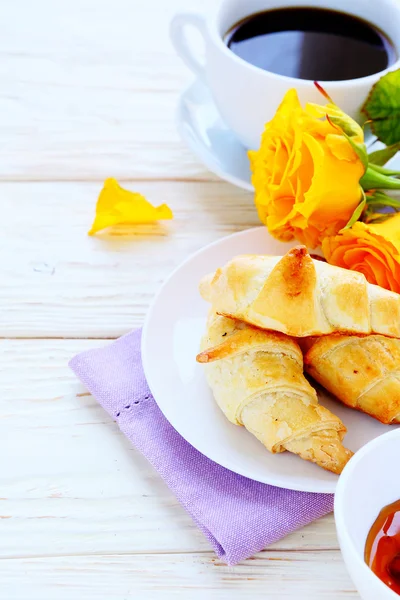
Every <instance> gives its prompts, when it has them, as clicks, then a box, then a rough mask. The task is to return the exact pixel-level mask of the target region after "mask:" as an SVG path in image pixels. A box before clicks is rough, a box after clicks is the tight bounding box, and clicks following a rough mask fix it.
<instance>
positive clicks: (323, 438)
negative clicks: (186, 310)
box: [197, 313, 352, 473]
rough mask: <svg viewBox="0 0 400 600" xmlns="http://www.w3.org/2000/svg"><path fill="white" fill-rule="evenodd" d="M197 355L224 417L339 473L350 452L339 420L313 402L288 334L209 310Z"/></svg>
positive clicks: (268, 443)
mask: <svg viewBox="0 0 400 600" xmlns="http://www.w3.org/2000/svg"><path fill="white" fill-rule="evenodd" d="M201 349H202V352H201V353H200V354H199V355H198V356H197V360H198V362H200V363H204V364H205V369H206V377H207V380H208V383H209V385H210V387H211V389H212V390H213V392H214V396H215V399H216V401H217V403H218V405H219V407H220V408H221V410H222V411H223V412H224V414H225V415H226V417H227V418H228V419H229V421H231V422H232V423H235V424H236V425H244V426H245V427H246V429H247V430H248V431H250V433H252V434H253V435H255V436H256V437H257V438H258V439H259V440H260V442H262V443H263V444H264V446H265V447H266V448H267V449H268V450H269V451H270V452H273V453H275V452H283V451H284V450H289V451H290V452H294V453H295V454H298V455H299V456H300V457H301V458H304V459H305V460H309V461H312V462H314V463H316V464H318V465H320V466H321V467H323V468H324V469H327V470H329V471H333V472H334V473H341V471H342V469H343V467H344V465H345V464H346V463H347V461H348V460H349V458H350V457H351V455H352V453H351V452H350V450H347V449H346V448H345V447H344V446H343V444H342V439H343V436H344V434H345V433H346V428H345V426H344V425H343V423H342V422H341V420H340V419H339V418H338V417H336V416H335V415H333V414H332V413H331V412H330V411H329V410H327V409H326V408H324V407H323V406H320V405H319V404H318V398H317V394H316V392H315V390H314V389H313V388H312V387H311V385H310V384H309V383H308V381H307V380H306V379H305V377H304V375H303V356H302V353H301V350H300V348H299V346H298V344H297V343H296V342H295V341H294V340H293V339H291V338H289V337H288V336H286V335H284V334H281V333H276V332H273V333H271V332H267V331H262V330H260V329H257V328H255V327H250V326H248V325H246V324H245V323H242V322H238V321H235V320H233V319H228V318H226V317H221V316H217V315H216V314H215V313H211V314H210V316H209V320H208V324H207V333H206V335H205V336H204V337H203V339H202V343H201Z"/></svg>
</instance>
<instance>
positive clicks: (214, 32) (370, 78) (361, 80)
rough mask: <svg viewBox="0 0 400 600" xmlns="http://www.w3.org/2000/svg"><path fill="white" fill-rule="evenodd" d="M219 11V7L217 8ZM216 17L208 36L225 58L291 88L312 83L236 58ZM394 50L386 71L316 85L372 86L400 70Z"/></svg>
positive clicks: (399, 47)
mask: <svg viewBox="0 0 400 600" xmlns="http://www.w3.org/2000/svg"><path fill="white" fill-rule="evenodd" d="M393 5H394V6H396V4H395V3H393ZM219 9H220V7H219ZM333 10H334V9H333ZM398 12H399V17H400V10H399V11H398ZM346 13H347V14H348V15H350V16H353V17H354V16H355V15H354V14H353V13H352V12H350V11H346ZM251 14H252V13H251V12H249V14H248V16H250V15H251ZM218 15H219V10H218V11H217V12H216V13H214V14H213V16H212V18H211V19H210V20H209V35H210V37H212V38H213V41H214V43H216V44H217V46H218V47H219V48H220V50H221V51H222V52H223V54H224V55H225V56H227V57H228V58H230V59H231V60H233V61H234V62H236V63H237V64H238V65H239V66H242V67H246V68H248V69H250V70H251V71H253V72H255V73H258V74H259V76H260V77H268V78H269V79H270V78H273V79H276V80H277V81H283V82H289V81H291V82H293V86H292V87H298V86H299V85H309V84H310V83H311V84H313V83H314V80H313V79H299V78H296V77H288V76H287V75H280V74H279V73H274V72H273V71H266V70H265V69H261V67H257V66H256V65H252V64H251V63H249V62H247V61H246V60H244V59H243V58H241V57H240V56H238V55H237V54H235V53H234V52H232V50H230V49H229V48H228V46H227V45H226V44H225V42H224V40H223V37H221V35H220V33H219V31H218V29H217V17H218ZM391 41H392V40H391ZM393 43H394V42H393ZM395 49H396V53H397V55H398V58H397V60H396V62H394V63H393V64H392V65H389V66H388V67H386V69H383V70H382V71H377V72H376V73H372V74H371V75H366V76H365V77H358V78H357V79H339V80H329V79H318V83H319V84H320V85H322V87H324V85H329V88H330V90H331V89H332V88H337V89H339V88H347V87H353V86H354V85H357V84H360V85H364V84H368V83H369V82H371V86H372V85H373V84H374V83H376V82H377V81H378V80H379V79H380V78H381V77H383V75H386V73H389V72H390V71H395V70H396V69H399V68H400V44H399V46H397V45H395Z"/></svg>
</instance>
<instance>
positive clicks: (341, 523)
mask: <svg viewBox="0 0 400 600" xmlns="http://www.w3.org/2000/svg"><path fill="white" fill-rule="evenodd" d="M392 438H399V439H400V427H398V428H396V429H394V430H393V431H389V432H387V433H384V434H382V435H380V436H378V437H377V438H375V439H374V440H372V441H370V442H368V443H367V444H365V446H363V447H362V448H360V450H358V451H357V452H356V453H355V454H354V456H353V457H352V458H351V459H350V460H349V462H348V463H347V465H346V466H345V468H344V469H343V472H342V474H341V475H340V477H339V481H338V483H337V486H336V491H335V498H334V516H335V524H336V528H337V530H338V532H340V536H341V538H342V539H344V541H345V543H346V547H347V548H348V550H349V551H350V553H351V555H352V557H353V559H354V560H356V561H357V563H358V566H359V567H360V568H361V569H362V570H363V572H364V573H365V576H366V577H371V576H372V577H373V578H374V579H375V581H376V583H377V585H379V586H380V588H381V590H382V594H383V593H386V594H389V595H390V597H391V598H393V600H395V599H396V598H397V599H398V598H399V595H398V594H396V592H394V591H393V590H392V589H390V587H389V586H387V585H386V584H385V583H383V581H382V580H381V579H379V577H378V576H377V575H376V574H375V573H374V572H373V571H372V570H371V569H370V568H369V566H368V565H367V563H366V562H365V561H364V560H363V558H362V557H361V556H360V553H359V552H358V550H357V548H356V546H355V544H354V542H353V539H352V537H351V535H350V534H349V532H348V529H347V526H346V524H345V518H344V514H345V503H344V497H345V490H346V486H347V483H348V481H349V479H351V477H352V476H353V473H354V469H355V468H356V467H357V465H358V464H359V463H360V461H362V460H363V459H364V458H365V456H366V455H368V454H370V452H372V451H374V450H376V448H378V447H379V446H383V445H384V444H386V443H387V441H388V439H389V440H390V439H392ZM382 508H383V507H382ZM342 556H343V552H342ZM345 562H346V561H345Z"/></svg>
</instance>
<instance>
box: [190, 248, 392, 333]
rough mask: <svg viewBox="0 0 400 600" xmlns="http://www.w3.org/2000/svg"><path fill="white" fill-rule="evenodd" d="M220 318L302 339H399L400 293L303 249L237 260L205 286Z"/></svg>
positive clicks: (204, 292) (206, 296)
mask: <svg viewBox="0 0 400 600" xmlns="http://www.w3.org/2000/svg"><path fill="white" fill-rule="evenodd" d="M200 293H201V295H202V296H203V298H204V299H205V300H207V301H209V302H211V304H212V306H213V308H214V310H215V311H216V312H217V313H218V314H221V315H225V316H228V317H234V318H236V319H240V320H242V321H246V322H247V323H250V324H251V325H256V326H257V327H261V328H263V329H270V330H275V331H281V332H283V333H286V334H288V335H292V336H296V337H303V336H312V335H321V334H329V333H333V332H335V331H340V332H352V333H366V334H367V333H380V334H383V335H387V336H391V337H400V295H398V294H395V293H394V292H389V291H388V290H385V289H383V288H381V287H379V286H377V285H372V284H370V283H367V280H366V279H365V277H364V275H363V274H362V273H358V272H357V271H349V270H347V269H341V268H340V267H334V266H332V265H329V264H328V263H325V262H322V261H319V260H313V259H312V258H311V257H310V255H309V254H308V253H307V250H306V248H305V247H304V246H298V247H296V248H293V249H292V250H290V251H289V252H288V253H287V254H286V255H285V256H283V257H279V256H258V255H248V256H246V255H245V256H238V257H237V258H234V259H233V260H232V261H231V262H229V263H228V264H227V265H225V266H224V267H222V268H221V269H217V271H216V273H215V274H213V275H209V276H207V277H205V278H204V279H203V280H202V282H201V284H200Z"/></svg>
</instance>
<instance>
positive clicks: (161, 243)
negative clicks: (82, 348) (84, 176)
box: [0, 182, 259, 338]
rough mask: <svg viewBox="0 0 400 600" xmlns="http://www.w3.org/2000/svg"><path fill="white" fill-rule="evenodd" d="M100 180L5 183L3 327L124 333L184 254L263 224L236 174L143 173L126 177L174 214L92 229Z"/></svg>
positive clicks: (55, 333)
mask: <svg viewBox="0 0 400 600" xmlns="http://www.w3.org/2000/svg"><path fill="white" fill-rule="evenodd" d="M101 185H102V183H100V182H98V183H96V184H94V183H83V182H82V183H35V184H32V183H20V184H12V183H3V184H0V211H1V214H2V215H6V218H3V219H2V221H1V223H0V251H1V255H2V257H3V268H2V286H1V289H0V337H82V338H86V337H93V338H94V337H100V338H101V337H106V338H109V337H117V336H119V335H121V334H123V333H126V332H127V331H129V330H130V329H132V328H134V327H137V326H139V325H141V324H142V323H143V318H144V315H145V313H146V311H147V308H148V305H149V302H150V301H151V299H152V298H153V296H154V294H155V293H156V291H157V290H158V288H159V286H160V284H161V282H162V281H163V280H164V279H165V278H166V277H167V275H168V274H169V273H170V272H171V271H172V270H173V269H174V268H175V267H176V266H177V265H178V264H179V263H180V262H181V261H182V260H183V259H185V258H187V256H189V255H190V254H191V253H192V252H194V251H195V250H197V249H199V248H201V247H202V246H204V245H206V244H208V243H210V242H211V241H214V240H216V239H218V238H220V237H223V236H225V235H228V234H230V233H233V232H235V231H238V230H241V229H247V228H248V227H252V226H256V225H258V224H259V221H258V217H257V213H256V210H255V208H254V204H253V198H252V195H251V194H249V193H247V192H243V191H242V190H239V189H237V188H234V187H233V186H231V185H229V184H226V183H222V182H218V183H217V182H215V183H188V182H181V183H166V182H140V183H136V185H130V186H128V187H129V188H130V189H134V190H136V191H139V192H142V193H144V194H145V195H146V196H147V198H148V199H149V200H150V201H152V202H154V203H155V204H161V203H163V202H167V203H168V204H169V205H170V206H171V208H172V209H173V211H174V213H175V219H174V220H173V221H169V222H166V224H162V223H160V224H159V225H147V226H144V225H142V226H136V227H135V228H134V229H127V228H122V229H120V230H119V231H118V232H117V234H116V235H112V236H111V235H108V234H104V235H101V236H98V237H92V238H91V237H88V236H87V231H88V229H89V228H90V225H91V222H92V220H93V217H94V209H95V204H96V200H97V196H98V194H99V191H100V189H101Z"/></svg>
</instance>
